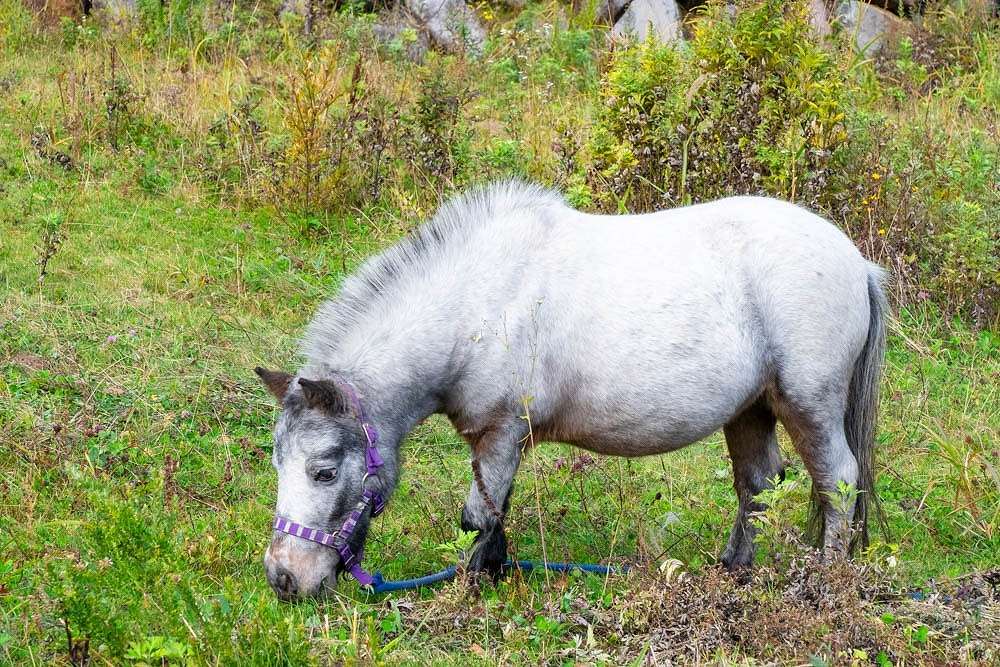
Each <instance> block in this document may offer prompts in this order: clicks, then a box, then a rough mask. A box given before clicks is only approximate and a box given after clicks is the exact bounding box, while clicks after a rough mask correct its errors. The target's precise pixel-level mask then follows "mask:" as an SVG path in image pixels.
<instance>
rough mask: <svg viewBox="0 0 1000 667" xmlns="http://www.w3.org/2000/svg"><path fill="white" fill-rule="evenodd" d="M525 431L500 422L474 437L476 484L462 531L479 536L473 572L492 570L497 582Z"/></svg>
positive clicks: (464, 512) (504, 557)
mask: <svg viewBox="0 0 1000 667" xmlns="http://www.w3.org/2000/svg"><path fill="white" fill-rule="evenodd" d="M519 421H523V420H519ZM522 430H523V426H522V425H521V424H513V425H498V426H495V427H493V428H490V429H488V430H485V431H481V432H479V433H477V434H476V436H475V437H472V438H470V444H471V446H472V485H471V487H470V488H469V496H468V498H467V499H466V501H465V507H463V508H462V530H464V531H478V535H477V536H476V541H475V544H474V547H473V552H472V556H471V557H470V559H469V565H468V567H469V571H470V572H486V573H488V574H489V575H490V576H491V577H492V578H493V580H494V581H497V580H498V579H499V578H500V574H501V573H502V571H503V565H504V563H505V562H506V561H507V536H506V534H505V533H504V526H503V520H504V517H505V516H507V511H508V510H509V509H510V494H511V490H512V488H513V482H514V475H515V474H516V473H517V468H518V465H519V464H520V462H521V444H522V441H523V439H524V434H523V433H522Z"/></svg>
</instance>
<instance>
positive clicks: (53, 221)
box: [35, 213, 66, 285]
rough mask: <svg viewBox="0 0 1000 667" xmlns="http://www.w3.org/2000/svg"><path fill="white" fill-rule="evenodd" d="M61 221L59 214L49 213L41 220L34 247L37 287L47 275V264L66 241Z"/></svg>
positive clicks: (61, 217)
mask: <svg viewBox="0 0 1000 667" xmlns="http://www.w3.org/2000/svg"><path fill="white" fill-rule="evenodd" d="M63 220H64V218H63V216H62V214H60V213H51V214H49V215H47V216H45V217H44V218H43V220H42V228H41V234H40V235H39V236H40V239H39V243H38V245H37V246H36V250H37V252H38V260H37V261H36V262H35V263H36V264H38V284H39V285H41V284H42V283H43V282H45V276H47V275H48V270H49V262H50V261H51V260H52V258H53V257H55V256H56V253H57V252H59V248H60V247H61V246H62V244H63V241H65V240H66V234H65V231H64V230H63Z"/></svg>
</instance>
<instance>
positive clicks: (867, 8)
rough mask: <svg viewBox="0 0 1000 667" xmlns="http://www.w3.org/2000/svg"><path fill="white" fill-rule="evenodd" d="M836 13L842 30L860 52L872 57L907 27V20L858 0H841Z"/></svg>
mask: <svg viewBox="0 0 1000 667" xmlns="http://www.w3.org/2000/svg"><path fill="white" fill-rule="evenodd" d="M835 12H836V14H835V19H836V21H837V23H839V24H840V27H841V30H843V31H844V32H846V33H847V34H848V35H852V36H853V40H854V48H855V49H856V50H857V52H858V53H863V54H865V55H869V56H874V55H877V54H879V53H881V52H882V51H883V50H885V48H886V47H887V46H889V44H891V43H893V42H894V41H895V40H896V39H898V38H899V36H900V35H901V34H902V33H903V31H904V30H905V29H906V22H905V21H904V20H903V19H901V18H899V17H898V16H896V15H895V14H892V13H890V12H887V11H885V10H884V9H881V8H880V7H873V6H872V5H869V4H867V3H864V2H858V0H844V1H843V2H840V3H839V4H838V5H837V8H836V10H835Z"/></svg>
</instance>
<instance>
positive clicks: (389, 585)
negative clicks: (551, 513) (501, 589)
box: [364, 560, 628, 594]
mask: <svg viewBox="0 0 1000 667" xmlns="http://www.w3.org/2000/svg"><path fill="white" fill-rule="evenodd" d="M513 569H517V570H523V571H525V572H530V571H531V570H535V569H539V570H549V571H550V572H570V571H571V570H580V571H581V572H591V573H593V574H599V575H601V576H605V575H608V574H624V573H625V572H628V567H626V566H624V565H623V566H611V565H586V564H584V563H549V562H545V561H531V560H519V561H507V562H506V563H505V564H504V571H508V570H513ZM455 571H456V568H455V566H454V565H452V566H451V567H449V568H448V569H447V570H441V571H440V572H435V573H434V574H428V575H427V576H426V577H417V578H416V579H403V580H401V581H386V580H385V579H383V578H382V574H381V573H379V572H376V573H375V574H373V575H372V583H371V584H369V585H368V586H364V589H365V590H367V591H368V592H370V593H376V594H378V593H390V592H392V591H406V590H410V589H415V588H423V587H425V586H431V585H433V584H437V583H441V582H442V581H451V580H452V579H454V578H455Z"/></svg>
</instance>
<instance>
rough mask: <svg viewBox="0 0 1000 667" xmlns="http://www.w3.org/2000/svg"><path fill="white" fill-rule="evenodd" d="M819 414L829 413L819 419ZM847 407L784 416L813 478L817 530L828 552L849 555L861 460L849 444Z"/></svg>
mask: <svg viewBox="0 0 1000 667" xmlns="http://www.w3.org/2000/svg"><path fill="white" fill-rule="evenodd" d="M816 415H829V418H819V417H818V416H816ZM843 419H844V418H843V410H839V411H837V410H832V411H823V412H818V413H813V414H812V416H806V415H803V414H801V413H799V414H793V415H791V416H786V415H785V414H782V415H781V421H782V423H783V424H784V425H785V428H786V429H788V434H789V435H790V436H791V439H792V444H793V445H795V449H796V451H797V452H798V453H799V456H801V457H802V463H803V464H804V465H805V467H806V470H808V471H809V476H810V477H811V478H812V487H813V491H812V496H813V504H814V512H815V515H814V517H813V519H812V522H811V523H812V526H813V527H814V529H815V530H814V531H813V530H811V531H810V532H816V533H818V535H817V537H818V539H817V542H821V543H822V546H823V548H824V550H825V551H826V552H827V553H833V554H838V555H846V554H847V552H848V550H849V548H850V544H851V537H852V528H851V526H852V522H853V520H854V505H855V495H856V490H855V489H856V488H857V484H858V463H857V459H855V457H854V454H853V453H852V452H851V449H850V447H849V446H848V444H847V437H846V435H845V433H844V422H843Z"/></svg>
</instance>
